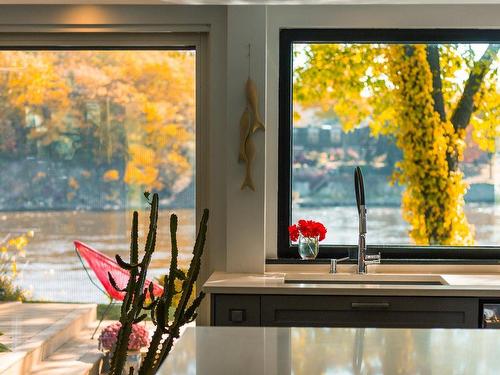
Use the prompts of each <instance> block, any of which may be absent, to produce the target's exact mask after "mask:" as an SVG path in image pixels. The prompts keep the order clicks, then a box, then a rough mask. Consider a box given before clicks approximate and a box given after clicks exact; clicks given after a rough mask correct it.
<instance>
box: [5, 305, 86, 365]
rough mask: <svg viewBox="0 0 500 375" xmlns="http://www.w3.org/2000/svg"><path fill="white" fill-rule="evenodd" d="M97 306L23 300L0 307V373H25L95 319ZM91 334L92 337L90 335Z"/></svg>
mask: <svg viewBox="0 0 500 375" xmlns="http://www.w3.org/2000/svg"><path fill="white" fill-rule="evenodd" d="M95 318H96V305H81V304H55V303H22V304H15V305H11V306H6V307H2V308H1V309H0V331H1V332H3V333H4V336H2V342H3V343H4V344H6V345H7V346H8V347H9V348H10V349H11V350H12V351H11V352H8V353H2V354H0V375H26V374H29V373H30V371H31V370H32V369H34V368H36V367H37V366H38V365H39V364H40V363H41V362H43V361H44V360H45V359H46V358H49V357H50V356H51V355H52V354H53V353H55V352H56V351H57V350H58V349H59V348H60V347H61V346H62V345H63V344H65V343H67V342H68V341H70V340H72V339H73V338H76V337H78V335H79V333H80V331H82V330H83V329H85V328H86V327H88V326H89V325H90V324H91V323H93V322H94V321H95ZM89 337H90V336H89Z"/></svg>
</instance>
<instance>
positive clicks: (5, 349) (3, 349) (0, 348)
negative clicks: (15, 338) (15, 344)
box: [0, 332, 10, 353]
mask: <svg viewBox="0 0 500 375" xmlns="http://www.w3.org/2000/svg"><path fill="white" fill-rule="evenodd" d="M2 335H3V333H2V332H0V336H2ZM3 352H10V349H9V348H8V347H7V346H5V345H4V344H2V343H1V342H0V353H3Z"/></svg>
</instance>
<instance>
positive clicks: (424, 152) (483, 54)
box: [289, 42, 500, 246]
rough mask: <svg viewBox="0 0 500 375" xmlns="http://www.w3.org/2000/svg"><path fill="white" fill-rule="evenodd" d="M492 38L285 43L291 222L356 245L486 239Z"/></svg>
mask: <svg viewBox="0 0 500 375" xmlns="http://www.w3.org/2000/svg"><path fill="white" fill-rule="evenodd" d="M499 48H500V45H499V44H491V43H490V44H486V43H468V42H460V43H448V44H422V43H418V44H402V43H390V44H388V43H385V44H382V43H293V44H292V69H293V70H292V77H293V78H292V83H293V86H292V95H293V114H292V134H291V135H292V176H291V183H292V187H291V201H292V208H291V215H290V216H291V217H290V218H289V220H290V222H297V220H298V219H302V218H305V219H314V220H319V221H321V222H323V223H324V224H325V225H326V226H327V229H328V233H327V236H326V239H325V241H324V242H322V244H323V245H328V244H344V245H345V244H356V243H357V231H358V227H357V226H358V219H357V210H356V208H355V196H354V185H353V172H354V168H355V166H358V165H359V166H361V168H362V171H363V174H364V179H365V189H366V201H367V208H368V241H369V243H370V244H387V245H399V244H413V245H454V246H471V245H498V244H499V243H500V234H499V232H498V230H495V229H496V228H498V225H499V224H500V210H499V207H500V206H499V203H498V202H499V197H500V153H499V148H498V143H497V139H498V134H499V131H500V130H499V129H500V81H499V78H498V68H499V61H500V60H499V56H500V54H499Z"/></svg>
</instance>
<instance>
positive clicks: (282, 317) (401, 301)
mask: <svg viewBox="0 0 500 375" xmlns="http://www.w3.org/2000/svg"><path fill="white" fill-rule="evenodd" d="M478 302H479V301H478V300H477V299H476V298H448V297H442V298H439V297H378V296H377V297H365V296H360V297H357V296H282V295H276V296H262V300H261V306H262V308H261V322H262V325H263V326H309V327H404V328H477V326H478Z"/></svg>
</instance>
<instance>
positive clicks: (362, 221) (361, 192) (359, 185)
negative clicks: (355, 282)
mask: <svg viewBox="0 0 500 375" xmlns="http://www.w3.org/2000/svg"><path fill="white" fill-rule="evenodd" d="M354 190H355V191H356V205H357V206H358V217H359V234H358V273H366V266H367V265H369V264H378V263H380V253H378V254H376V255H367V254H366V206H365V186H364V182H363V174H362V173H361V168H360V167H356V169H355V170H354Z"/></svg>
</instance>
